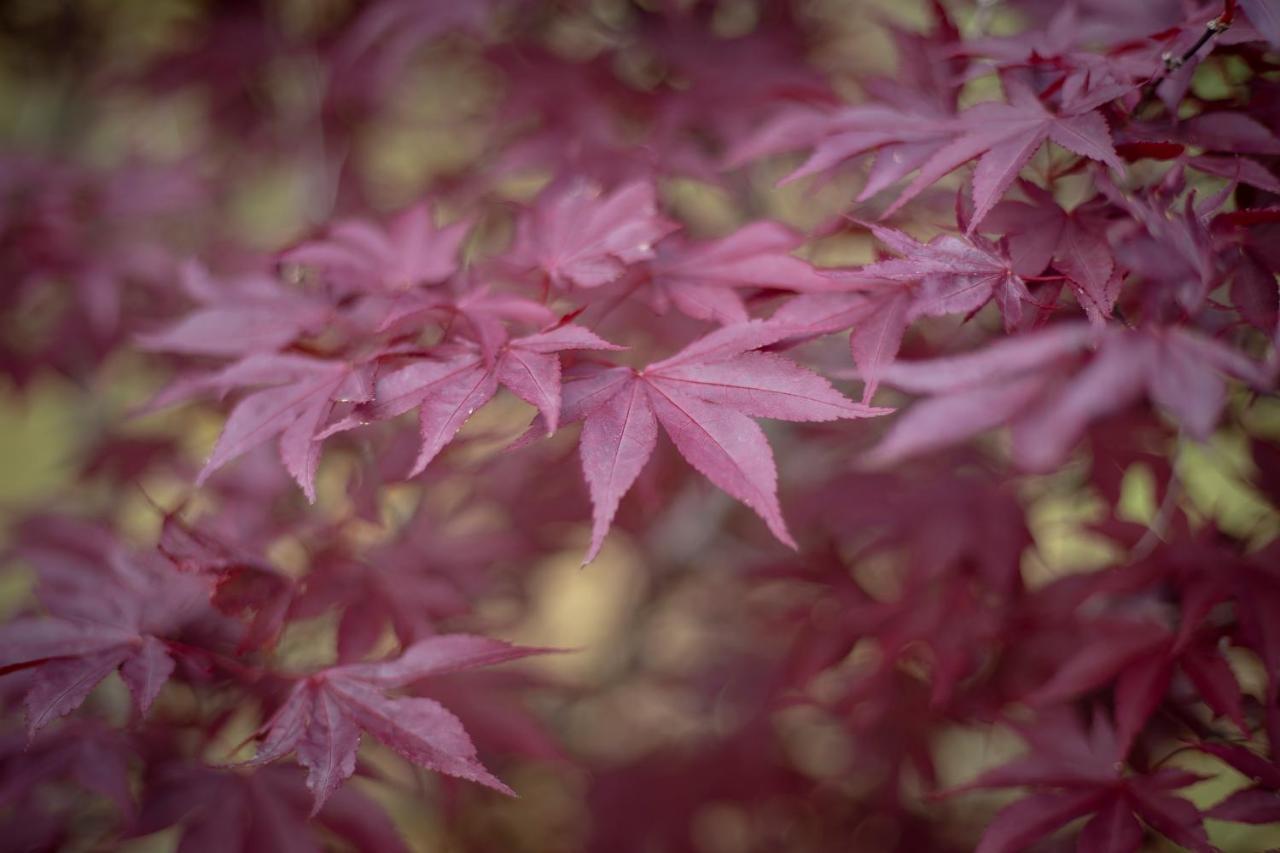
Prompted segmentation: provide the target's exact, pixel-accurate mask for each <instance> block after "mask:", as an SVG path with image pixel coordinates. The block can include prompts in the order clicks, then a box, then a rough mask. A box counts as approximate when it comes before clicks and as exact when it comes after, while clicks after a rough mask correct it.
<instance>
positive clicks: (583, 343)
mask: <svg viewBox="0 0 1280 853" xmlns="http://www.w3.org/2000/svg"><path fill="white" fill-rule="evenodd" d="M575 349H577V350H617V349H621V347H618V346H616V345H615V344H611V343H609V342H608V341H606V340H604V339H602V338H600V337H598V336H597V335H595V334H594V333H593V332H589V331H587V330H586V329H584V328H582V327H581V326H574V325H572V324H565V325H560V326H557V327H555V328H552V329H549V330H547V331H543V332H538V333H536V334H533V335H526V336H524V337H521V338H515V339H513V340H511V341H509V342H508V343H507V344H506V345H505V346H504V347H502V348H501V349H500V350H499V351H498V353H497V355H496V356H495V357H494V358H493V359H492V360H487V359H486V358H485V357H484V353H483V352H480V351H477V350H476V349H475V348H473V347H462V348H460V351H459V352H458V353H457V354H455V355H451V356H450V357H447V358H444V359H438V360H427V359H422V360H417V361H413V362H411V363H410V364H408V365H406V366H404V367H400V368H397V369H394V370H392V371H390V372H389V373H386V374H384V375H382V376H380V377H378V380H377V382H376V383H375V385H374V391H373V395H372V399H371V401H370V402H368V403H367V404H365V405H363V406H360V407H358V408H357V410H356V411H355V413H353V414H352V415H351V416H349V417H347V418H345V419H343V420H342V421H339V422H338V423H336V424H333V425H332V426H330V427H328V428H327V429H326V430H324V431H323V432H322V433H321V434H320V436H319V437H320V438H325V437H327V436H329V435H333V434H334V433H336V432H339V431H342V430H347V429H352V428H354V427H357V426H360V425H362V424H366V423H369V422H371V421H380V420H386V419H388V418H393V417H396V416H397V415H401V414H403V413H405V412H407V411H410V410H411V409H415V408H416V409H418V420H419V428H420V432H421V435H422V449H421V450H420V451H419V452H418V458H417V460H416V461H415V462H414V464H413V469H412V470H411V471H410V472H409V476H410V477H414V476H417V475H418V474H420V473H422V471H423V469H425V468H426V467H427V465H428V463H430V462H431V460H432V459H434V458H435V457H436V455H437V454H438V453H439V452H440V451H441V450H442V449H444V447H445V445H446V444H448V443H449V442H450V441H451V440H452V439H453V437H454V436H455V435H456V434H457V433H458V430H460V429H462V425H463V424H465V423H466V422H467V419H468V418H470V417H471V415H472V413H474V412H475V410H476V409H478V408H480V407H481V406H483V405H484V404H485V403H487V402H489V400H491V399H492V398H493V395H494V394H496V393H497V391H498V386H499V385H503V386H506V387H507V388H508V389H509V390H510V391H511V392H512V393H514V394H515V395H516V396H517V397H519V398H520V399H522V400H524V401H525V402H527V403H529V404H530V405H532V406H534V407H535V408H537V410H538V411H539V413H540V414H541V416H542V418H543V420H544V422H545V423H546V424H547V432H548V434H550V433H552V432H555V429H556V426H557V424H558V423H559V420H560V359H559V357H558V356H557V355H556V353H558V352H562V351H564V350H575Z"/></svg>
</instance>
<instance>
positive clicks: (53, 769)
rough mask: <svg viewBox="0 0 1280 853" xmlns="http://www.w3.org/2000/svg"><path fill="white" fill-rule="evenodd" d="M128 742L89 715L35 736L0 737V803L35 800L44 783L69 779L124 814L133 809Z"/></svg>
mask: <svg viewBox="0 0 1280 853" xmlns="http://www.w3.org/2000/svg"><path fill="white" fill-rule="evenodd" d="M130 746H131V744H130V743H129V742H128V740H127V739H126V737H125V736H124V735H123V734H122V733H121V732H119V731H116V730H114V729H111V728H108V727H107V726H105V725H103V724H101V723H98V722H96V721H93V720H78V721H75V722H69V723H67V724H66V725H63V726H61V727H59V728H58V729H57V730H55V731H52V732H50V731H49V730H46V731H44V732H42V733H41V734H40V735H38V736H37V737H36V738H35V739H34V740H32V739H28V738H23V737H21V736H6V737H4V738H0V777H2V781H0V805H3V806H6V807H8V806H13V805H16V804H20V803H24V801H25V800H31V799H35V798H36V797H38V795H39V793H40V789H41V788H42V787H43V786H44V785H45V784H46V783H49V782H56V781H61V780H63V779H66V778H70V779H73V780H74V781H75V782H76V783H77V784H78V785H79V786H80V787H81V788H84V789H85V790H87V791H91V792H93V793H95V794H98V795H100V796H103V797H106V798H107V799H109V800H110V801H111V802H112V804H113V805H115V807H116V808H117V809H119V810H120V812H121V813H122V814H128V813H129V812H130V811H132V809H133V793H132V792H131V790H130V787H129V755H130V752H131V750H130ZM24 805H25V803H24ZM21 810H22V809H21V808H20V809H19V811H21Z"/></svg>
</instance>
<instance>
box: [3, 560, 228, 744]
mask: <svg viewBox="0 0 1280 853" xmlns="http://www.w3.org/2000/svg"><path fill="white" fill-rule="evenodd" d="M22 553H23V555H24V556H25V557H26V558H27V559H28V560H29V561H31V562H32V563H33V564H34V565H35V566H36V570H37V573H38V576H39V578H40V583H39V586H38V587H37V594H38V596H39V598H40V602H41V604H42V605H44V607H45V609H46V610H47V611H48V613H49V615H48V616H46V617H35V616H29V617H20V618H17V619H13V620H11V621H9V622H8V623H6V624H4V625H3V626H0V672H4V671H10V670H14V669H25V668H35V670H36V672H35V680H34V682H33V683H32V686H31V688H30V689H29V690H28V691H27V694H26V698H25V705H26V709H27V729H28V732H29V733H30V734H31V735H32V736H34V735H35V733H36V732H38V731H39V730H40V729H41V728H43V727H44V726H45V725H47V724H48V723H50V722H52V721H53V720H55V719H57V718H58V717H61V716H65V715H66V714H69V713H71V712H72V711H74V710H75V709H76V708H78V707H79V706H80V705H81V704H82V703H83V702H84V701H85V699H86V698H88V696H89V693H90V692H91V691H92V690H93V688H94V687H95V686H96V685H97V684H98V682H100V681H101V680H102V679H104V678H106V677H107V676H108V675H110V674H111V673H112V672H116V671H119V673H120V676H121V678H122V679H123V680H124V683H125V684H126V685H127V686H128V688H129V692H130V693H131V694H132V696H133V701H134V705H135V706H136V707H137V709H138V711H139V712H140V713H142V714H146V712H147V711H148V710H149V709H150V708H151V704H152V702H154V701H155V698H156V696H157V695H158V694H159V692H160V688H161V687H162V686H163V685H164V683H165V682H166V681H167V680H168V679H169V676H170V675H171V674H172V673H173V670H174V658H173V652H174V649H173V647H172V646H171V645H170V643H169V642H168V638H170V637H173V636H176V635H177V634H178V633H179V632H180V631H187V630H191V629H192V628H193V626H198V625H200V624H201V623H202V622H203V623H205V624H209V625H217V624H218V623H217V621H216V620H210V617H211V616H214V614H213V611H212V609H211V608H210V606H209V597H210V595H211V592H212V589H211V587H210V585H209V584H208V583H206V582H204V581H203V580H201V579H200V578H197V577H195V576H191V575H184V574H181V573H178V572H175V571H173V569H172V568H171V567H169V566H168V565H167V564H166V563H165V562H164V561H163V560H160V559H159V558H158V556H156V555H150V554H131V553H128V552H125V551H124V550H122V549H120V548H119V547H118V546H117V547H112V548H110V549H109V550H105V551H101V552H98V553H95V554H92V555H91V556H87V557H86V556H84V555H81V554H77V553H75V552H74V551H70V550H62V549H59V548H56V547H53V546H51V545H48V544H45V545H39V544H33V545H28V546H26V547H24V548H23V549H22Z"/></svg>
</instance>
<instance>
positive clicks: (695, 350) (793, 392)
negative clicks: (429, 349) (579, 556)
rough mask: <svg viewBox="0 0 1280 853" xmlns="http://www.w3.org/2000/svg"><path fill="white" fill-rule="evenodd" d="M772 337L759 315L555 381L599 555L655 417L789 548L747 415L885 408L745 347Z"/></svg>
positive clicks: (654, 431)
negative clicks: (658, 355) (643, 356)
mask: <svg viewBox="0 0 1280 853" xmlns="http://www.w3.org/2000/svg"><path fill="white" fill-rule="evenodd" d="M781 336H782V332H781V331H779V329H778V328H776V327H773V326H770V325H768V324H765V323H761V322H751V323H743V324H738V325H735V326H726V327H724V328H722V329H720V330H718V331H715V332H712V333H711V334H709V335H706V336H705V337H702V338H699V339H698V340H696V341H694V342H693V343H691V344H689V345H688V346H687V347H685V348H684V349H683V350H681V351H680V352H678V353H676V354H675V355H673V356H671V357H670V358H667V359H664V360H662V361H657V362H654V363H652V364H650V365H649V366H647V367H645V368H644V369H643V370H633V369H631V368H627V367H615V368H609V369H604V370H598V371H596V372H594V373H592V374H591V375H589V376H587V377H585V378H582V379H579V380H577V381H575V382H571V383H569V384H568V385H567V386H566V388H565V415H564V417H563V418H562V420H563V421H565V422H570V421H577V420H581V421H582V422H583V425H582V436H581V439H580V443H579V450H580V454H581V457H582V471H583V474H584V475H585V477H586V481H587V486H588V489H589V491H590V493H591V502H592V504H593V505H594V507H595V509H594V514H593V522H592V535H591V546H590V548H589V549H588V552H587V557H586V561H585V562H590V561H591V560H592V559H594V558H595V556H596V554H597V553H599V551H600V547H601V545H602V544H603V542H604V537H605V535H606V534H607V533H608V531H609V527H610V525H611V524H612V522H613V517H614V515H615V514H616V513H617V510H618V503H619V502H620V501H621V500H622V497H623V495H625V494H626V493H627V491H628V490H630V488H631V486H632V485H633V484H634V483H635V481H636V478H637V477H638V476H639V475H640V471H641V470H642V469H643V468H644V466H645V464H646V463H647V462H648V461H649V457H650V456H651V455H652V454H653V451H654V448H655V447H656V442H657V438H658V424H659V423H661V424H662V428H663V430H664V431H665V432H666V433H667V435H668V436H669V437H670V438H671V440H672V441H673V442H674V443H675V446H676V449H677V450H678V451H679V452H680V455H681V456H683V457H684V458H685V461H687V462H688V463H689V464H690V465H692V466H693V467H694V468H696V469H697V470H698V472H699V473H701V474H702V475H703V476H704V477H706V478H707V479H708V480H710V481H711V482H712V483H714V484H715V485H716V486H718V487H719V488H721V489H723V490H724V491H725V492H728V493H729V494H730V495H731V496H733V497H735V498H737V499H738V500H740V501H742V502H743V503H744V504H746V505H747V506H748V507H750V508H751V509H752V510H754V511H755V512H756V513H757V514H758V515H759V516H760V517H761V518H762V519H763V520H764V522H765V524H766V525H768V527H769V529H770V530H771V531H772V532H773V534H774V535H775V536H776V537H778V539H780V540H781V541H783V542H785V543H786V544H788V545H791V546H792V547H795V542H794V540H793V539H792V538H791V534H790V533H788V532H787V528H786V524H785V522H784V521H783V519H782V510H781V508H780V507H779V505H778V495H777V471H776V469H775V468H774V463H773V453H772V452H771V451H770V449H769V444H768V442H767V441H766V440H765V437H764V433H763V432H762V431H761V429H760V427H759V426H758V425H756V423H755V422H754V421H753V420H752V418H753V417H763V418H776V419H779V420H789V421H830V420H835V419H837V418H864V417H871V416H874V415H880V414H885V413H886V412H887V411H888V410H886V409H874V408H871V407H869V406H865V405H859V404H856V403H853V402H851V401H849V400H847V399H846V398H845V397H844V396H843V395H842V394H840V393H839V392H838V391H836V390H835V389H834V388H832V387H831V385H830V384H829V383H828V382H827V381H826V380H825V379H823V378H822V377H820V376H818V375H817V374H814V373H811V372H809V371H808V370H806V369H804V368H802V367H800V366H799V365H797V364H795V363H794V362H791V361H788V360H787V359H785V358H782V357H781V356H777V355H772V354H769V353H762V352H752V350H756V349H758V348H759V347H761V346H765V345H767V344H770V343H773V342H774V341H776V340H778V339H779V338H780V337H781Z"/></svg>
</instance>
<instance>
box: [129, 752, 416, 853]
mask: <svg viewBox="0 0 1280 853" xmlns="http://www.w3.org/2000/svg"><path fill="white" fill-rule="evenodd" d="M307 800H308V793H307V790H306V788H305V787H304V786H303V783H302V774H301V773H300V772H298V771H297V769H296V768H292V767H267V768H263V769H261V770H258V771H257V772H255V773H252V774H242V773H235V772H231V771H228V770H220V769H214V768H209V767H201V766H192V765H184V764H180V763H177V762H167V763H164V764H161V765H160V766H159V767H157V768H154V769H153V770H151V772H149V773H148V774H147V777H146V779H145V784H144V794H143V800H142V807H141V809H140V812H139V815H138V819H137V821H136V823H135V825H134V827H133V828H132V833H131V834H132V835H134V836H142V835H150V834H152V833H155V832H159V831H160V830H163V829H167V828H169V827H173V826H180V827H181V828H180V830H179V834H178V837H177V849H178V851H179V853H216V852H217V851H231V853H252V851H259V850H272V851H280V853H321V851H322V850H325V849H328V845H329V844H331V843H332V838H331V837H326V836H336V837H337V838H338V839H340V840H341V841H343V842H345V843H346V844H348V845H350V848H351V849H354V850H378V851H384V850H385V851H388V853H404V851H407V850H408V849H409V848H408V847H406V846H405V843H404V840H403V838H401V836H400V833H399V832H398V831H397V829H396V826H395V824H394V823H392V821H391V819H390V818H389V817H387V815H386V813H385V812H383V811H382V809H381V808H380V807H379V806H378V805H377V804H376V803H375V802H374V801H373V800H371V799H370V798H368V797H366V796H365V795H364V794H362V793H361V792H360V791H358V790H356V789H355V788H354V787H350V786H349V787H347V788H344V789H342V790H340V791H336V792H334V794H333V796H332V797H330V798H329V799H328V801H327V802H326V803H325V804H324V807H323V808H321V809H319V810H318V811H316V812H313V813H312V814H311V817H312V818H313V820H314V823H315V824H316V825H318V826H314V825H312V824H309V823H308V820H307V818H308V813H307V812H308V808H307V807H308V803H307ZM318 829H322V830H323V833H321V832H318V831H317V830H318Z"/></svg>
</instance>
